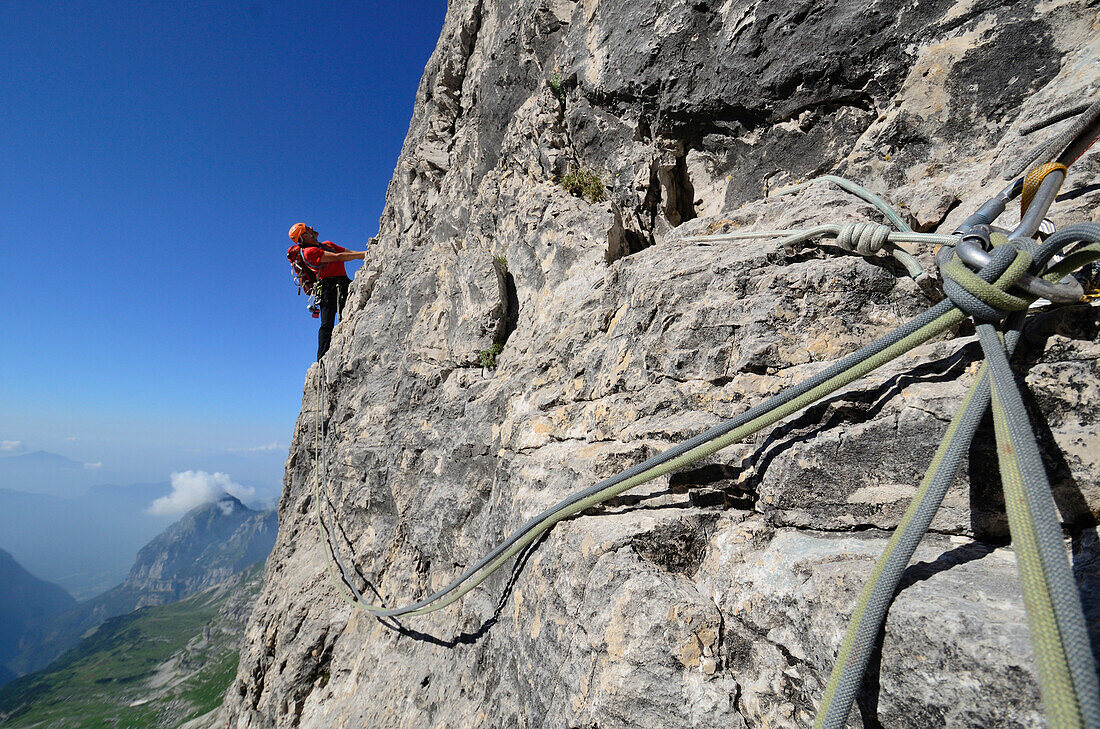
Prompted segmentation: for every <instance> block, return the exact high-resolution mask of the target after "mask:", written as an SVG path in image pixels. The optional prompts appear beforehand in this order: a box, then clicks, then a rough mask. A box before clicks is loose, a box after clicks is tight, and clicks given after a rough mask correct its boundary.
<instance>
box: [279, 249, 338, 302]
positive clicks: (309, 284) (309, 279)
mask: <svg viewBox="0 0 1100 729" xmlns="http://www.w3.org/2000/svg"><path fill="white" fill-rule="evenodd" d="M313 247H316V248H320V249H321V250H324V251H328V252H329V253H335V251H333V250H331V249H330V248H329V247H328V246H326V245H323V244H321V243H317V244H316V245H315V246H314V245H305V246H303V245H300V244H297V243H295V244H294V245H292V246H291V247H290V248H288V249H287V252H286V259H287V260H288V261H290V267H291V269H293V275H294V281H295V282H296V283H297V284H298V293H299V294H300V293H302V292H303V291H305V292H306V293H307V294H308V293H313V289H314V287H316V286H317V282H318V281H319V280H320V279H319V278H318V277H317V274H318V273H319V272H320V270H321V269H322V268H324V266H325V264H321V265H320V266H314V265H313V264H312V263H310V262H309V261H307V260H306V257H305V253H304V251H305V249H306V248H313Z"/></svg>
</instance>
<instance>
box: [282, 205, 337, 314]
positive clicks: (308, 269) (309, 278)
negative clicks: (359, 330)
mask: <svg viewBox="0 0 1100 729" xmlns="http://www.w3.org/2000/svg"><path fill="white" fill-rule="evenodd" d="M298 225H302V223H298V224H297V225H295V226H294V228H291V229H290V230H291V232H292V233H293V232H294V229H295V228H297V227H298ZM300 234H301V231H299V235H300ZM291 237H293V236H291ZM306 248H320V249H321V250H324V251H328V252H329V253H334V252H335V251H333V250H332V249H331V248H329V247H328V246H326V245H325V244H324V243H306V244H304V245H303V244H297V245H292V246H291V247H290V248H289V249H287V252H286V258H287V260H288V261H290V268H291V272H292V273H291V275H292V276H293V278H294V282H295V283H296V284H297V286H298V294H299V295H301V294H302V292H303V291H304V292H305V293H306V294H307V295H308V296H309V300H308V301H307V303H306V309H308V310H309V313H310V314H311V315H312V316H313V318H314V319H316V318H317V317H318V316H320V314H319V312H320V310H321V308H320V307H321V279H320V278H319V276H318V274H319V273H320V271H321V269H322V268H324V264H321V265H320V266H314V265H313V264H312V263H310V262H309V261H308V260H306V256H305V249H306ZM340 308H342V305H341V307H340Z"/></svg>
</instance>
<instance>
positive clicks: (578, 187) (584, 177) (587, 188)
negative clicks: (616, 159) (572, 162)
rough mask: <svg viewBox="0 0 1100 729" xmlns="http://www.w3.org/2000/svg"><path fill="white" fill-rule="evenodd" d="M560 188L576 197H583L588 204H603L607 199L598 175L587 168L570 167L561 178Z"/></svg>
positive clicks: (605, 189)
mask: <svg viewBox="0 0 1100 729" xmlns="http://www.w3.org/2000/svg"><path fill="white" fill-rule="evenodd" d="M561 186H562V187H564V188H565V189H566V190H568V191H569V192H570V194H573V195H576V196H577V197H583V198H584V199H585V200H587V201H588V202H590V203H598V202H603V201H604V200H606V199H607V188H605V187H604V184H603V180H602V179H600V176H599V174H597V173H596V172H595V171H593V170H590V169H588V168H587V167H571V168H570V169H569V172H568V173H567V174H566V175H565V177H563V178H561Z"/></svg>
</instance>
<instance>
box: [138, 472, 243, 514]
mask: <svg viewBox="0 0 1100 729" xmlns="http://www.w3.org/2000/svg"><path fill="white" fill-rule="evenodd" d="M255 493H256V490H255V489H253V488H246V487H244V486H241V485H240V484H238V483H234V482H233V480H232V479H230V478H229V475H228V474H225V473H207V472H206V471H182V472H177V473H173V474H172V493H170V494H168V495H167V496H162V497H161V498H159V499H157V500H156V501H154V502H153V505H152V506H150V507H149V509H148V511H149V513H150V514H156V515H158V516H170V515H174V514H183V513H185V512H188V511H190V510H191V509H194V508H195V507H196V506H201V505H202V504H208V503H212V502H214V501H217V500H218V499H220V498H221V497H222V496H223V495H225V494H231V495H232V496H236V497H237V498H238V499H248V498H251V497H252V496H253V495H255Z"/></svg>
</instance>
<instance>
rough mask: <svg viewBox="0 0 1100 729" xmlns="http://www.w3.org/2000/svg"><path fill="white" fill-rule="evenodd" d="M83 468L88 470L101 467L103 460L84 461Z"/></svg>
mask: <svg viewBox="0 0 1100 729" xmlns="http://www.w3.org/2000/svg"><path fill="white" fill-rule="evenodd" d="M84 468H86V469H87V470H89V471H95V470H98V469H100V468H103V461H96V462H95V463H85V464H84Z"/></svg>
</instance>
